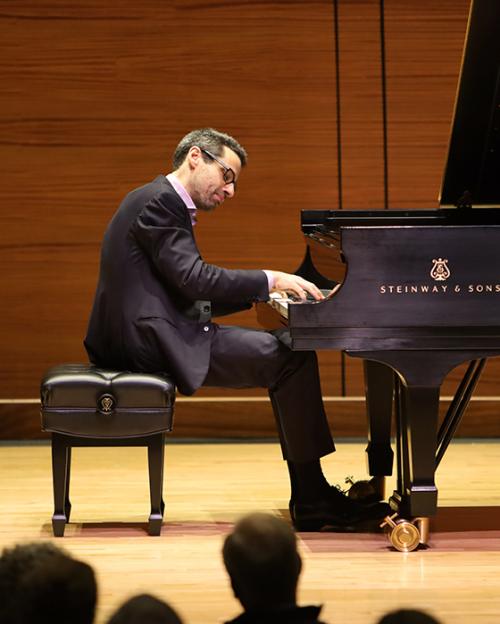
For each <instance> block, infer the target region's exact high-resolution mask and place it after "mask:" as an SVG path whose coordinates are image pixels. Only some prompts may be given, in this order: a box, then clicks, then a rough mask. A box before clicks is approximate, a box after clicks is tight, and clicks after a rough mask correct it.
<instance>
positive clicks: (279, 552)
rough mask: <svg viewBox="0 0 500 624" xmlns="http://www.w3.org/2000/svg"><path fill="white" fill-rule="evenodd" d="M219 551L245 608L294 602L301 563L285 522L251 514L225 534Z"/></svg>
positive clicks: (271, 606)
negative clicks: (229, 532) (221, 548)
mask: <svg viewBox="0 0 500 624" xmlns="http://www.w3.org/2000/svg"><path fill="white" fill-rule="evenodd" d="M222 554H223V558H224V564H225V566H226V569H227V571H228V574H229V577H230V579H231V586H232V588H233V591H234V595H235V596H236V598H238V600H239V601H240V602H241V604H242V605H243V607H244V608H245V610H249V609H254V610H255V609H264V608H265V609H272V608H280V607H282V606H287V605H295V604H296V593H297V582H298V578H299V574H300V570H301V566H302V563H301V559H300V555H299V553H298V552H297V540H296V537H295V533H294V532H293V530H292V529H291V528H290V526H289V525H288V524H286V523H285V522H283V521H282V520H280V519H279V518H276V517H275V516H271V515H269V514H263V513H253V514H250V515H248V516H246V517H244V518H242V519H241V520H240V521H239V522H238V523H237V524H236V526H235V528H234V530H233V532H232V533H231V534H229V535H228V536H227V537H226V539H225V542H224V547H223V550H222Z"/></svg>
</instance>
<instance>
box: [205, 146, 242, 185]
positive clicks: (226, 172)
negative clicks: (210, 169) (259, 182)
mask: <svg viewBox="0 0 500 624" xmlns="http://www.w3.org/2000/svg"><path fill="white" fill-rule="evenodd" d="M200 150H201V151H202V152H203V153H204V154H206V155H207V156H208V157H209V158H211V159H212V160H215V162H216V163H217V164H218V165H220V167H221V168H222V177H223V179H224V182H225V183H226V184H232V185H233V186H234V188H236V174H235V173H234V171H233V170H232V169H231V167H228V166H227V165H226V164H225V163H224V162H223V161H222V160H220V158H217V156H215V155H214V154H212V152H209V151H208V150H206V149H205V148H203V147H200Z"/></svg>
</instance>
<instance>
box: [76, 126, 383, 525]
mask: <svg viewBox="0 0 500 624" xmlns="http://www.w3.org/2000/svg"><path fill="white" fill-rule="evenodd" d="M246 159H247V155H246V152H245V150H244V149H243V147H241V145H240V144H239V143H238V142H237V141H236V140H235V139H233V138H232V137H230V136H228V135H227V134H223V133H221V132H218V131H216V130H213V129H211V128H204V129H201V130H194V131H193V132H190V133H189V134H188V135H186V136H185V137H184V138H183V139H182V140H181V142H180V143H179V145H178V146H177V148H176V150H175V153H174V156H173V168H174V170H173V172H172V173H171V174H169V175H168V176H164V175H159V176H158V177H157V178H156V179H155V180H153V181H152V182H150V183H149V184H146V185H145V186H142V187H140V188H138V189H136V190H134V191H132V192H131V193H129V194H128V195H127V196H126V197H125V199H124V200H123V202H122V204H121V205H120V207H119V209H118V211H117V212H116V214H115V215H114V217H113V219H112V220H111V223H110V224H109V226H108V228H107V230H106V233H105V236H104V241H103V246H102V255H101V268H100V276H99V283H98V285H97V292H96V295H95V301H94V306H93V310H92V314H91V317H90V321H89V327H88V332H87V337H86V339H85V347H86V349H87V351H88V354H89V357H90V359H91V361H92V362H94V363H95V364H97V365H99V366H106V367H112V368H117V369H124V370H135V371H142V372H157V371H165V372H168V373H169V374H171V375H172V376H173V378H174V380H175V382H176V384H177V386H178V388H179V390H180V392H182V393H183V394H187V395H190V394H193V393H194V392H195V391H196V390H197V389H198V388H199V387H200V386H202V385H203V386H217V387H230V388H248V387H264V388H268V390H269V395H270V398H271V402H272V406H273V410H274V414H275V417H276V423H277V427H278V433H279V436H280V441H281V447H282V451H283V457H284V458H285V459H286V460H287V464H288V468H289V472H290V478H291V485H292V495H291V500H290V511H291V515H292V520H293V521H294V523H295V526H296V527H297V528H298V529H301V530H316V529H321V528H323V527H325V526H331V527H333V528H334V529H336V530H342V531H346V530H356V529H359V528H360V526H361V525H363V524H364V523H365V522H366V521H372V520H373V519H378V518H380V517H382V516H383V515H384V514H385V513H386V511H387V509H386V506H385V505H375V506H371V507H367V506H364V505H362V504H359V503H357V502H354V501H351V500H350V499H347V498H346V497H345V496H344V495H343V494H341V493H340V492H339V491H338V490H337V489H336V488H332V487H330V486H329V485H328V483H327V481H326V479H325V477H324V476H323V473H322V470H321V465H320V461H319V460H320V458H321V457H322V456H324V455H326V454H328V453H331V452H332V451H334V444H333V440H332V438H331V435H330V431H329V428H328V423H327V420H326V416H325V412H324V409H323V403H322V398H321V389H320V383H319V375H318V367H317V361H316V355H315V353H313V352H294V351H291V350H290V349H288V348H287V346H286V345H285V344H284V342H283V341H282V340H280V338H279V336H278V335H276V334H273V333H270V332H265V331H259V330H253V329H244V328H241V327H231V326H224V325H219V324H216V323H214V322H212V320H211V319H212V317H215V316H217V315H220V314H225V313H228V312H231V311H236V310H241V309H244V308H249V307H251V305H252V304H253V303H254V302H257V301H266V300H267V299H268V297H269V293H270V292H271V291H276V290H277V291H287V292H289V293H292V294H294V295H295V296H297V297H300V298H302V299H304V298H305V297H306V295H307V293H309V294H310V295H312V296H313V297H314V298H315V299H321V298H322V294H321V292H320V291H319V290H318V289H317V288H316V286H315V285H314V284H312V283H310V282H308V281H306V280H304V279H303V278H301V277H299V276H297V275H289V274H286V273H282V272H280V271H273V270H267V271H266V270H229V269H224V268H221V267H218V266H215V265H212V264H208V263H206V262H204V261H203V259H202V257H201V255H200V252H199V250H198V248H197V246H196V242H195V238H194V233H193V226H194V224H195V223H196V211H197V210H213V209H215V208H216V207H217V206H219V205H220V204H222V202H223V201H224V200H225V199H229V198H231V197H233V195H234V193H235V188H236V183H237V180H238V177H239V175H240V171H241V168H242V167H243V166H244V165H245V164H246Z"/></svg>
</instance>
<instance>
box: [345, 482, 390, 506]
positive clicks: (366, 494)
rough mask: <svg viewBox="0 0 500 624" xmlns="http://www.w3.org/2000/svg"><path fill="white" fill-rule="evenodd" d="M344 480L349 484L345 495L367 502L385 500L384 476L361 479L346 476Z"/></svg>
mask: <svg viewBox="0 0 500 624" xmlns="http://www.w3.org/2000/svg"><path fill="white" fill-rule="evenodd" d="M345 482H346V483H347V484H350V486H351V487H350V488H349V489H348V491H347V496H348V497H349V498H352V499H353V500H357V501H359V502H360V503H367V504H369V503H378V502H379V501H381V500H385V477H372V478H371V479H369V480H368V479H364V480H361V481H354V480H353V477H346V480H345Z"/></svg>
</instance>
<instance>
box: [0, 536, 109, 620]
mask: <svg viewBox="0 0 500 624" xmlns="http://www.w3.org/2000/svg"><path fill="white" fill-rule="evenodd" d="M96 600H97V585H96V580H95V575H94V572H93V570H92V568H91V567H90V566H89V565H87V564H86V563H83V562H82V561H77V560H76V559H73V558H72V557H71V556H70V555H68V554H67V553H65V552H64V551H63V550H61V549H60V548H58V547H57V546H54V545H53V544H51V543H43V542H42V543H33V544H22V545H18V546H15V547H13V548H11V549H7V550H4V552H3V553H2V556H1V558H0V604H1V607H0V621H1V622H2V623H5V624H17V623H21V622H22V623H23V624H32V623H33V624H35V623H36V624H45V623H47V624H49V623H50V624H59V623H61V624H62V623H65V624H66V623H67V622H71V623H72V624H91V623H92V622H93V620H94V614H95V605H96Z"/></svg>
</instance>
